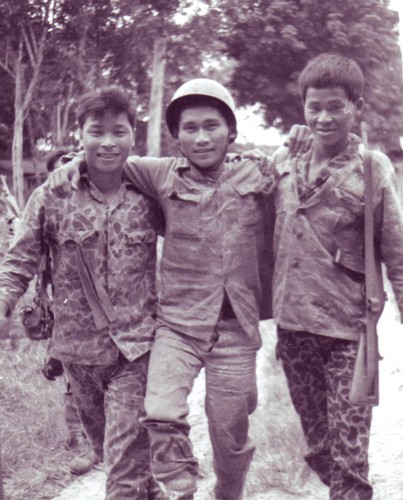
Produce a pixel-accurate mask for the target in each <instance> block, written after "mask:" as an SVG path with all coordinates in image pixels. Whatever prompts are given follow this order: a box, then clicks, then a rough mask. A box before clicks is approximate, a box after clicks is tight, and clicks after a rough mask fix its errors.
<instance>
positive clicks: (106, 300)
mask: <svg viewBox="0 0 403 500" xmlns="http://www.w3.org/2000/svg"><path fill="white" fill-rule="evenodd" d="M158 224H159V220H158V211H157V204H156V203H155V202H154V201H153V200H149V199H148V198H146V197H145V196H144V195H142V194H140V193H139V192H138V191H137V190H136V189H135V188H134V187H133V186H130V185H126V183H123V184H122V186H121V187H120V189H119V191H118V192H117V193H116V195H115V196H114V198H113V200H112V201H111V202H110V204H109V205H108V204H107V203H106V202H105V199H104V198H103V196H102V194H101V193H100V192H99V191H98V189H97V188H96V187H95V186H94V184H92V183H91V182H90V181H89V179H88V177H87V176H86V175H84V176H83V177H82V178H81V180H80V187H79V190H78V191H77V192H75V193H73V195H72V197H71V198H69V199H60V198H57V197H56V195H53V194H52V193H50V192H49V191H48V188H47V187H46V185H42V186H40V187H39V188H37V189H36V190H35V191H34V192H33V194H32V196H31V197H30V199H29V201H28V203H27V206H26V208H25V210H24V213H23V217H22V221H21V226H20V228H19V230H18V232H17V235H16V237H15V239H14V241H13V243H12V245H11V247H10V250H9V252H8V254H7V255H6V257H5V259H4V261H3V262H2V265H1V269H0V299H1V300H3V301H6V302H7V303H8V304H9V306H10V309H11V310H12V309H13V308H14V306H15V304H16V302H17V300H18V299H19V297H20V296H21V295H22V294H23V293H24V292H25V290H26V288H27V286H28V283H29V281H30V280H31V279H32V278H33V276H34V275H35V274H36V272H37V270H38V265H39V262H40V257H41V253H42V250H43V248H44V244H46V245H48V246H49V248H50V255H51V273H52V282H53V286H54V314H55V326H54V332H53V340H52V348H51V352H50V355H51V356H53V357H55V358H58V359H60V360H61V361H65V362H72V363H78V364H108V363H111V362H113V361H115V360H116V359H117V357H118V355H119V351H121V352H122V353H123V354H124V355H125V356H126V358H128V359H129V360H133V359H135V358H137V357H139V356H141V355H142V354H144V353H145V352H147V351H148V350H149V349H150V347H151V344H152V340H153V333H154V326H155V325H154V315H155V312H156V306H157V298H156V290H155V264H156V239H157V236H156V229H157V226H158Z"/></svg>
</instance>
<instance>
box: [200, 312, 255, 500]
mask: <svg viewBox="0 0 403 500" xmlns="http://www.w3.org/2000/svg"><path fill="white" fill-rule="evenodd" d="M216 331H217V334H218V340H217V342H216V343H215V344H214V347H213V349H212V350H211V352H210V353H209V354H207V355H206V356H205V358H204V359H205V367H206V414H207V417H208V424H209V433H210V437H211V442H212V445H213V457H214V470H215V473H216V475H217V483H216V486H215V495H216V498H217V499H219V500H240V499H241V498H242V492H243V488H244V484H245V480H246V475H247V473H248V470H249V466H250V463H251V461H252V458H253V454H254V451H255V446H254V444H253V443H252V442H251V440H250V438H249V437H248V430H249V415H250V414H251V413H252V412H253V411H254V410H255V409H256V406H257V387H256V351H257V348H258V347H260V339H259V338H258V334H257V338H256V339H254V340H253V341H252V340H251V339H249V338H248V337H247V336H246V334H245V333H244V332H243V330H242V329H241V327H240V325H239V323H238V322H237V321H236V320H231V321H220V322H219V323H218V325H217V330H216Z"/></svg>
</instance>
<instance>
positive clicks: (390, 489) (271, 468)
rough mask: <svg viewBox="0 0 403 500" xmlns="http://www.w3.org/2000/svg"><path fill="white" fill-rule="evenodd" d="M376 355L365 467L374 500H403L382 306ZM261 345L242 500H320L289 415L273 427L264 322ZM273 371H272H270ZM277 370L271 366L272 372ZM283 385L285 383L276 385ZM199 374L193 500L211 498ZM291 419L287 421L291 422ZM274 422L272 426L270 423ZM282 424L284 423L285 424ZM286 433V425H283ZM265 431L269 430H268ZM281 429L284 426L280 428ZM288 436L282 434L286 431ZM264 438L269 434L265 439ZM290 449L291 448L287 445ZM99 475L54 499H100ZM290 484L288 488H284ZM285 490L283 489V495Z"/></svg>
mask: <svg viewBox="0 0 403 500" xmlns="http://www.w3.org/2000/svg"><path fill="white" fill-rule="evenodd" d="M379 332H380V351H381V354H382V356H383V357H384V359H383V361H382V362H381V368H380V390H381V404H380V406H379V407H377V408H375V410H374V416H373V424H372V436H371V448H370V467H371V480H372V482H373V484H374V488H375V495H374V500H385V499H386V500H402V499H403V474H402V468H403V433H402V428H403V325H400V324H399V322H398V320H397V310H396V307H395V305H394V303H393V301H392V302H390V303H387V306H386V309H385V312H384V314H383V317H382V320H381V322H380V325H379ZM262 335H263V336H264V339H265V342H264V347H263V348H262V349H261V351H260V352H259V358H258V381H259V394H260V396H259V397H260V402H259V406H258V409H257V410H256V412H255V414H254V415H253V417H252V420H251V433H252V436H253V438H254V440H255V441H256V443H257V451H256V455H255V460H254V462H253V464H252V468H251V471H250V474H249V476H248V482H247V486H246V491H245V499H247V500H326V499H327V498H328V489H327V488H326V487H324V486H323V485H322V484H321V483H320V482H319V480H317V478H316V476H315V475H314V474H313V473H310V472H309V471H308V470H307V468H306V467H304V466H303V465H302V462H301V457H300V455H299V454H298V453H301V440H302V437H301V435H300V431H299V425H298V422H297V419H296V416H294V417H295V425H291V427H292V428H293V432H294V433H293V435H291V436H288V435H285V434H284V433H283V434H282V429H279V425H278V422H279V419H280V420H281V415H278V412H277V413H276V401H274V400H275V399H276V398H275V396H274V395H275V393H276V391H277V393H278V392H280V393H281V394H282V397H286V398H287V397H288V395H287V391H286V390H285V385H283V386H281V385H280V387H278V386H276V387H275V388H274V387H272V386H271V385H270V379H271V377H270V373H266V371H267V365H268V362H267V360H268V359H269V358H271V359H272V358H273V356H274V354H273V348H274V331H273V327H272V324H271V323H270V322H265V323H262ZM271 369H273V368H271ZM276 369H277V368H276ZM282 383H283V384H285V381H284V380H283V381H282ZM203 397H204V376H203V373H202V374H201V375H200V376H199V378H198V379H197V380H196V383H195V387H194V391H193V393H192V395H191V397H190V406H191V415H190V422H191V425H192V433H191V435H192V441H193V443H194V451H195V454H196V455H197V457H198V458H199V461H200V465H201V468H202V471H203V472H204V473H205V478H204V479H202V480H201V481H200V482H199V491H198V493H197V495H196V497H195V500H209V499H212V497H213V495H212V488H213V484H214V477H213V474H212V468H211V448H210V443H209V440H208V437H207V425H206V419H205V415H204V409H203ZM294 417H293V416H292V418H294ZM276 422H277V423H276ZM286 424H287V423H286ZM287 425H288V429H289V427H290V425H289V424H287ZM269 429H270V430H269ZM285 429H286V430H287V427H285ZM286 434H288V432H287V433H286ZM269 435H270V436H269ZM287 438H289V439H291V442H292V440H293V439H297V440H298V443H296V445H295V448H296V450H295V454H293V453H292V452H291V451H292V450H290V446H287V447H286V448H287V449H284V448H285V447H284V446H283V445H282V444H283V441H284V442H285V443H286V442H287ZM291 448H292V445H291ZM104 481H105V476H104V474H103V473H102V472H100V471H94V472H92V473H90V474H87V475H86V476H84V477H81V478H78V479H77V480H76V481H75V482H74V483H72V484H71V485H70V486H69V487H68V488H67V489H65V490H64V491H63V492H62V493H61V494H60V495H59V496H57V497H56V498H55V499H54V500H102V499H103V495H104ZM290 485H292V487H290ZM286 490H288V491H286Z"/></svg>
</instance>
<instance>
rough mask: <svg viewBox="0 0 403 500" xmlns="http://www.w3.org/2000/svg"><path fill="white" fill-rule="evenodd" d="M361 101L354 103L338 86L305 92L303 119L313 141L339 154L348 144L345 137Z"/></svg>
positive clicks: (358, 110) (360, 105) (361, 103)
mask: <svg viewBox="0 0 403 500" xmlns="http://www.w3.org/2000/svg"><path fill="white" fill-rule="evenodd" d="M362 105H363V100H362V99H361V98H360V99H358V100H357V102H355V103H353V102H351V101H350V100H349V99H348V98H347V94H346V91H345V90H344V89H342V88H341V87H334V88H321V89H317V88H312V87H309V88H308V90H307V92H306V97H305V103H304V116H305V120H306V123H307V125H308V127H309V128H310V129H311V131H312V133H313V135H314V137H315V141H316V142H317V143H318V144H319V145H320V146H322V147H323V148H324V149H325V150H329V151H332V152H334V153H339V152H340V151H342V150H343V149H344V148H345V147H346V145H347V141H348V134H349V132H350V130H351V128H352V126H353V124H354V121H355V118H356V116H357V113H358V112H360V111H361V109H362Z"/></svg>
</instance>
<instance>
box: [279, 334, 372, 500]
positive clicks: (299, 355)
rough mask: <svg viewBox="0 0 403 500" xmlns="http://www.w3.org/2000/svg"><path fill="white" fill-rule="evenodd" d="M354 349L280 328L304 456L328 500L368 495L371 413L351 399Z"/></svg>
mask: <svg viewBox="0 0 403 500" xmlns="http://www.w3.org/2000/svg"><path fill="white" fill-rule="evenodd" d="M356 350H357V343H356V342H351V341H346V340H340V339H332V338H329V337H324V336H321V335H313V334H310V333H307V332H289V331H284V330H280V331H279V342H278V345H277V353H278V356H279V357H280V358H281V360H282V363H283V368H284V372H285V374H286V378H287V382H288V386H289V388H290V394H291V399H292V401H293V404H294V407H295V409H296V411H297V413H298V415H299V417H300V419H301V423H302V427H303V430H304V434H305V437H306V440H307V443H308V446H309V453H308V455H307V456H306V460H307V462H308V464H309V465H310V466H311V467H312V468H313V469H314V470H315V471H316V472H318V474H319V477H321V479H322V481H323V482H325V484H328V485H330V498H331V499H332V500H344V499H348V500H369V499H371V498H372V487H371V485H370V483H369V482H368V444H369V430H370V423H371V414H372V412H371V409H370V408H369V407H361V406H356V405H351V404H350V402H349V392H350V385H351V380H352V374H353V371H354V363H355V356H356ZM319 382H320V383H319ZM326 464H328V466H326Z"/></svg>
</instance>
